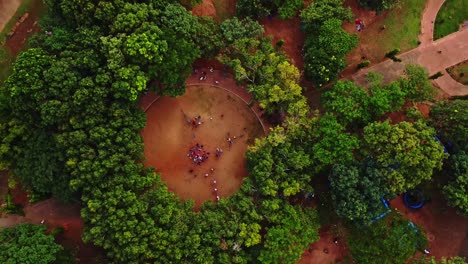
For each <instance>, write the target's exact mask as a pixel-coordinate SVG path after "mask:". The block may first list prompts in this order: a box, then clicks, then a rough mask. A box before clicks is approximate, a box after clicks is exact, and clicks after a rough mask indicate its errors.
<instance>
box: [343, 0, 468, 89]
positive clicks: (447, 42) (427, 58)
mask: <svg viewBox="0 0 468 264" xmlns="http://www.w3.org/2000/svg"><path fill="white" fill-rule="evenodd" d="M444 2H445V1H444V0H428V3H427V6H426V9H425V10H424V13H423V16H422V20H421V34H420V35H419V39H420V41H421V45H419V47H417V48H415V49H412V50H410V51H408V52H405V53H403V54H401V55H397V57H398V58H400V59H401V60H402V62H393V61H392V60H390V59H387V60H385V61H383V62H381V63H379V64H376V65H374V66H372V67H369V68H366V69H362V70H360V71H359V72H357V73H356V74H355V75H353V76H352V77H351V80H353V81H354V82H356V83H357V84H359V85H362V86H367V85H368V84H367V82H366V81H365V79H366V77H367V74H368V73H369V72H370V71H375V72H378V73H381V74H383V76H384V83H388V82H391V81H393V80H395V79H397V78H398V77H399V76H401V75H402V74H403V72H404V69H405V65H406V64H409V63H412V64H419V65H421V66H423V67H425V68H426V69H427V70H428V72H429V75H432V74H435V73H437V72H439V71H440V72H442V73H444V76H442V77H439V78H438V79H436V80H434V83H436V84H437V86H439V87H440V89H441V90H443V91H444V92H445V93H447V94H448V95H449V96H460V95H467V94H468V86H466V85H463V84H461V83H458V82H456V81H455V80H453V79H452V77H451V76H450V75H449V74H448V73H447V72H446V71H445V69H447V68H449V67H451V66H453V65H456V64H458V63H461V62H463V61H465V60H468V30H462V31H458V32H455V33H453V34H450V35H448V36H446V37H444V38H441V39H438V40H436V41H432V39H433V32H434V21H435V18H436V16H437V13H438V11H439V9H440V7H441V6H442V4H443V3H444Z"/></svg>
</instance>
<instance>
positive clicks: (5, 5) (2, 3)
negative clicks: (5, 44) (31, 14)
mask: <svg viewBox="0 0 468 264" xmlns="http://www.w3.org/2000/svg"><path fill="white" fill-rule="evenodd" d="M20 4H21V0H0V31H2V30H3V28H4V27H5V25H6V24H7V23H8V21H10V19H11V18H12V17H13V15H14V14H15V12H16V10H17V9H18V7H19V5H20Z"/></svg>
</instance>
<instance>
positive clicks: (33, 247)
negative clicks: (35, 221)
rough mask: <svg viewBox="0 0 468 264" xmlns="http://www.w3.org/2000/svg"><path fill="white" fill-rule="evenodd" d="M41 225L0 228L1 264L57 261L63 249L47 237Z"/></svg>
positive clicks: (30, 263)
mask: <svg viewBox="0 0 468 264" xmlns="http://www.w3.org/2000/svg"><path fill="white" fill-rule="evenodd" d="M45 232H46V228H45V226H43V225H30V224H19V225H17V226H14V227H4V228H0V241H2V242H1V243H0V261H1V262H2V263H25V264H36V263H37V264H47V263H53V262H54V261H55V260H56V259H57V254H58V253H59V252H61V251H63V247H62V246H61V245H58V244H56V243H55V241H54V237H53V236H51V235H47V234H46V233H45Z"/></svg>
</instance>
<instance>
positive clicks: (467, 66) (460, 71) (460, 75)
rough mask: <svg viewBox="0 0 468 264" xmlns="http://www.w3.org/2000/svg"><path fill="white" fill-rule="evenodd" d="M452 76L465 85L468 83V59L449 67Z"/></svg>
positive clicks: (448, 70)
mask: <svg viewBox="0 0 468 264" xmlns="http://www.w3.org/2000/svg"><path fill="white" fill-rule="evenodd" d="M447 72H448V73H449V74H450V76H452V78H453V79H454V80H455V81H457V82H459V83H461V84H464V85H468V61H464V62H462V63H460V64H457V65H455V66H452V67H450V68H448V69H447Z"/></svg>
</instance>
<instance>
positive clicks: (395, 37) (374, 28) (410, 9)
mask: <svg viewBox="0 0 468 264" xmlns="http://www.w3.org/2000/svg"><path fill="white" fill-rule="evenodd" d="M425 5H426V0H400V2H399V4H398V5H397V6H395V7H394V8H393V9H392V10H390V11H388V12H384V13H383V14H381V15H379V16H380V17H378V18H377V19H376V21H375V22H374V23H372V24H370V25H368V26H367V27H366V29H365V30H364V31H363V33H362V34H358V35H359V44H358V47H356V48H355V49H354V50H352V51H351V52H350V54H349V55H348V63H349V64H350V65H351V64H357V63H359V62H360V61H361V60H362V59H361V56H362V55H365V56H366V57H367V59H368V60H370V61H371V62H372V63H378V62H380V61H382V60H383V59H385V53H387V52H389V51H391V50H393V49H396V48H399V49H400V51H401V52H405V51H407V50H410V49H413V48H416V47H417V46H418V35H419V32H420V30H421V17H422V12H423V10H424V7H425ZM355 16H356V17H358V15H357V14H355ZM364 19H365V18H364ZM383 28H384V29H383ZM353 33H355V31H353ZM355 68H356V66H355V65H354V66H353V70H355Z"/></svg>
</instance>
